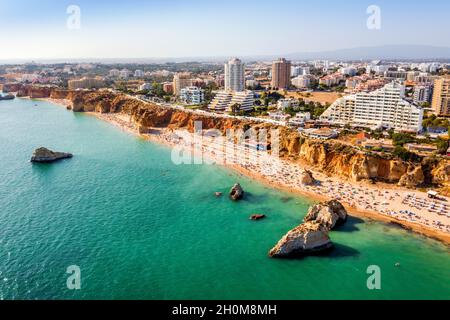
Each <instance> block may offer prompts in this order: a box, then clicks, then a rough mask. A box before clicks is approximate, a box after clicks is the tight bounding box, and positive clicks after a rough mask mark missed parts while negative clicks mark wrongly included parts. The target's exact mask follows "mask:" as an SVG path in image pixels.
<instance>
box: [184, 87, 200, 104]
mask: <svg viewBox="0 0 450 320" xmlns="http://www.w3.org/2000/svg"><path fill="white" fill-rule="evenodd" d="M180 99H181V100H182V101H183V102H184V103H186V104H194V105H198V104H201V103H203V101H204V100H205V91H204V90H203V89H200V88H198V87H187V88H183V89H181V92H180Z"/></svg>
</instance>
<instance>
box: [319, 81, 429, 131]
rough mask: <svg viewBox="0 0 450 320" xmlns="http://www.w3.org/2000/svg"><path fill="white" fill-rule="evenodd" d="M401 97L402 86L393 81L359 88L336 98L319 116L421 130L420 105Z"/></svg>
mask: <svg viewBox="0 0 450 320" xmlns="http://www.w3.org/2000/svg"><path fill="white" fill-rule="evenodd" d="M404 98H405V87H404V86H403V85H401V84H399V83H396V82H392V83H389V84H387V85H386V86H384V87H383V88H381V89H378V90H375V91H372V92H360V93H357V94H354V95H349V96H345V97H343V98H340V99H338V100H336V102H334V103H333V104H332V105H331V106H330V107H329V108H328V109H327V110H326V111H325V112H324V113H323V114H322V116H321V117H320V119H321V120H324V121H331V122H334V123H337V124H342V125H345V124H350V125H352V126H361V127H368V128H378V127H386V128H393V129H395V130H399V131H411V132H419V131H421V130H422V120H423V109H422V108H420V107H418V106H417V105H415V104H413V103H411V102H409V101H406V100H405V99H404Z"/></svg>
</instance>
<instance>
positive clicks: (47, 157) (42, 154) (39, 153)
mask: <svg viewBox="0 0 450 320" xmlns="http://www.w3.org/2000/svg"><path fill="white" fill-rule="evenodd" d="M72 157H73V155H72V154H71V153H64V152H54V151H51V150H49V149H47V148H38V149H36V150H34V152H33V155H32V156H31V162H44V163H48V162H54V161H57V160H61V159H67V158H72Z"/></svg>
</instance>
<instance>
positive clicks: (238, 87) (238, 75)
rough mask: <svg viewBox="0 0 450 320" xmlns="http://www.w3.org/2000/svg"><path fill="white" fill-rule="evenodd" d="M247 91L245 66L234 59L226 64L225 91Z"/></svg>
mask: <svg viewBox="0 0 450 320" xmlns="http://www.w3.org/2000/svg"><path fill="white" fill-rule="evenodd" d="M244 90H245V72H244V64H243V63H242V61H241V60H239V59H237V58H233V59H231V60H230V61H228V62H227V63H225V91H234V92H241V91H244Z"/></svg>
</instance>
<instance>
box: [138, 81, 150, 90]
mask: <svg viewBox="0 0 450 320" xmlns="http://www.w3.org/2000/svg"><path fill="white" fill-rule="evenodd" d="M151 89H152V84H151V83H143V84H141V85H140V86H139V91H143V90H151Z"/></svg>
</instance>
